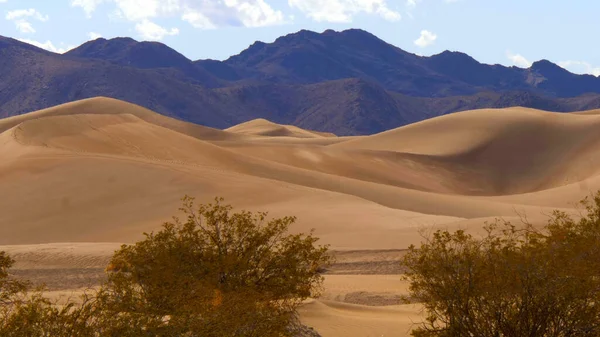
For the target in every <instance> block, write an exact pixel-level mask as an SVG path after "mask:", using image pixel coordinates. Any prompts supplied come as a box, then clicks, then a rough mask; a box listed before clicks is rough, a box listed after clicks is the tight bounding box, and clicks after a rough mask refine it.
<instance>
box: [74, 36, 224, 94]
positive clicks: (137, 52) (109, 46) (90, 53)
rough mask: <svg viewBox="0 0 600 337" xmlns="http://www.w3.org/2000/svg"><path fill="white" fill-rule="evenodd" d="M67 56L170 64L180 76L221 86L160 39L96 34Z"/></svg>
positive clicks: (133, 64)
mask: <svg viewBox="0 0 600 337" xmlns="http://www.w3.org/2000/svg"><path fill="white" fill-rule="evenodd" d="M65 55H66V56H72V57H77V58H88V59H99V60H104V61H109V62H111V63H115V64H118V65H122V66H128V67H134V68H140V69H158V68H171V69H177V70H179V71H180V72H181V74H178V75H179V76H180V78H181V79H184V78H189V79H193V80H196V81H197V83H196V84H201V85H204V86H206V87H220V86H223V85H224V84H225V83H226V82H224V81H220V80H219V79H217V78H216V77H215V76H213V75H212V74H210V73H209V72H208V71H206V70H204V69H202V68H200V67H196V66H195V64H194V63H193V62H192V61H191V60H189V59H188V58H186V57H185V56H183V55H181V54H180V53H178V52H177V51H175V50H173V49H172V48H169V47H168V46H166V45H164V44H162V43H159V42H138V41H136V40H134V39H131V38H123V37H121V38H114V39H110V40H106V39H103V38H99V39H96V40H93V41H89V42H86V43H84V44H83V45H81V46H79V47H77V48H75V49H72V50H70V51H68V52H67V53H66V54H65Z"/></svg>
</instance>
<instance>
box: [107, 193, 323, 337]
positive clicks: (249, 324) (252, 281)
mask: <svg viewBox="0 0 600 337" xmlns="http://www.w3.org/2000/svg"><path fill="white" fill-rule="evenodd" d="M183 200H184V205H183V207H182V208H181V211H182V212H184V214H185V215H186V219H185V220H183V221H182V220H180V219H178V218H174V220H173V221H172V222H168V223H165V224H164V226H163V228H162V230H160V231H159V232H157V233H150V234H147V233H146V234H145V237H146V238H145V240H142V241H140V242H137V243H136V244H134V245H124V246H123V247H122V248H121V249H120V250H119V251H117V252H116V253H115V255H114V257H113V258H112V260H111V263H110V266H109V268H108V269H109V271H110V272H109V275H108V282H107V284H106V285H105V286H104V287H103V289H102V290H101V292H100V294H99V298H100V299H101V302H102V303H103V306H104V308H105V309H107V310H109V311H112V312H120V313H123V314H126V315H141V316H142V317H145V318H146V319H150V321H148V322H145V323H144V324H146V325H147V326H150V328H151V329H154V331H157V333H158V334H159V335H161V334H169V335H170V334H175V335H189V336H207V337H209V336H287V335H289V331H290V327H292V326H293V325H295V324H297V314H296V309H297V308H298V306H299V305H300V304H301V302H302V301H303V300H305V299H306V298H308V297H310V296H317V295H318V291H319V287H320V285H321V283H322V279H323V278H322V276H321V274H320V273H319V270H320V268H322V267H324V266H326V265H327V264H328V263H330V256H329V255H328V254H327V247H326V246H316V242H317V241H318V239H317V238H315V237H314V236H313V235H312V233H310V234H308V235H305V234H288V233H287V232H288V229H289V227H290V225H291V224H292V223H294V221H295V218H294V217H284V218H278V219H271V220H268V221H267V215H268V214H267V213H263V212H258V213H251V212H247V211H240V212H236V213H234V212H232V207H231V206H229V205H223V204H222V202H223V199H219V198H217V199H215V203H209V204H206V205H199V206H198V207H195V206H194V200H193V198H190V197H186V198H184V199H183Z"/></svg>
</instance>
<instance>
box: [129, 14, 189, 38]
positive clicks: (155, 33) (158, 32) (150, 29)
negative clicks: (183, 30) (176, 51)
mask: <svg viewBox="0 0 600 337" xmlns="http://www.w3.org/2000/svg"><path fill="white" fill-rule="evenodd" d="M135 30H136V31H137V32H138V33H139V34H140V36H141V37H142V38H144V39H145V40H152V41H160V40H162V39H163V38H164V37H165V36H169V35H177V34H179V29H177V28H171V29H170V30H167V29H166V28H163V27H161V26H159V25H157V24H156V23H154V22H152V21H150V20H148V19H145V20H143V21H142V22H139V23H137V24H136V25H135Z"/></svg>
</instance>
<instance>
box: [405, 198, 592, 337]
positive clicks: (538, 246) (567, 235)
mask: <svg viewBox="0 0 600 337" xmlns="http://www.w3.org/2000/svg"><path fill="white" fill-rule="evenodd" d="M582 204H583V205H584V206H585V212H584V213H583V214H582V215H583V216H582V217H581V218H579V219H577V220H576V219H573V218H572V217H571V216H569V215H568V214H566V213H564V212H558V211H556V212H554V213H553V214H552V216H551V219H550V220H549V222H548V224H547V225H546V226H545V227H544V228H543V229H540V230H536V229H534V228H533V227H532V226H531V225H526V226H525V227H524V228H521V229H518V228H517V227H515V226H513V225H511V224H510V223H507V222H503V221H496V222H495V223H493V224H487V225H486V227H485V228H486V231H487V235H485V236H483V237H481V238H476V237H473V236H471V235H469V234H467V233H465V232H464V231H462V230H459V231H456V232H453V233H450V232H448V231H437V232H435V233H433V234H432V235H430V236H426V240H425V242H423V243H422V245H421V246H420V247H419V248H417V247H415V246H411V247H410V248H409V251H408V253H407V254H406V255H405V257H404V261H403V263H404V265H405V266H406V267H408V272H407V275H406V276H407V279H408V280H409V281H410V296H411V298H412V299H413V300H414V301H417V302H420V303H422V304H423V305H424V309H425V311H426V313H427V318H426V319H425V321H424V322H423V323H422V324H420V325H419V327H418V328H416V329H415V330H413V332H412V334H413V335H414V336H428V337H429V336H448V337H451V336H481V337H487V336H489V337H500V336H557V337H562V336H600V302H599V300H600V268H599V266H600V193H598V194H596V195H595V196H594V197H593V198H592V199H590V198H586V199H584V200H583V201H582Z"/></svg>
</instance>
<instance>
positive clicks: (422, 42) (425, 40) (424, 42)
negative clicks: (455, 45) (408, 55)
mask: <svg viewBox="0 0 600 337" xmlns="http://www.w3.org/2000/svg"><path fill="white" fill-rule="evenodd" d="M435 40H437V35H435V34H433V33H432V32H430V31H428V30H422V31H421V36H419V38H418V39H416V40H415V41H414V43H415V44H416V45H417V46H419V47H421V48H425V47H427V46H430V45H432V44H433V43H434V42H435Z"/></svg>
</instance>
